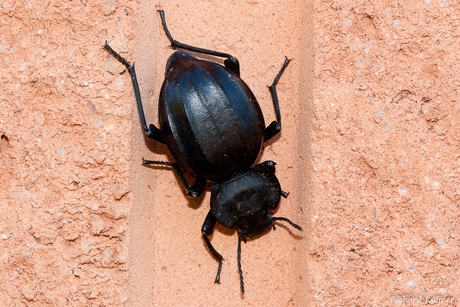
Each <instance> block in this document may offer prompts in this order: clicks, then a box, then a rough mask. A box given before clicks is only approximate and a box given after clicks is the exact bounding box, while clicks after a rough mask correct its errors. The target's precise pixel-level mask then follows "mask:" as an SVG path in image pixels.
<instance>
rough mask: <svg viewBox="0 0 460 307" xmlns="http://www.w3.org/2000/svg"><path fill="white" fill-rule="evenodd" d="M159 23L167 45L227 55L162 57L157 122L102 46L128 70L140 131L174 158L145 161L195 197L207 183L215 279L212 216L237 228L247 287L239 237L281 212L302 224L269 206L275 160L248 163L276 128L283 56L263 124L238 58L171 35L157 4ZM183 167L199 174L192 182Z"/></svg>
mask: <svg viewBox="0 0 460 307" xmlns="http://www.w3.org/2000/svg"><path fill="white" fill-rule="evenodd" d="M159 13H160V17H161V21H162V24H163V28H164V31H165V32H166V35H167V36H168V38H169V40H170V42H171V46H172V47H176V48H181V49H185V50H189V51H192V52H195V53H199V54H200V53H201V54H207V55H211V56H216V57H221V58H225V61H224V66H222V65H219V64H217V63H214V62H210V61H205V60H200V59H197V58H196V57H194V56H192V55H190V54H188V53H185V52H180V51H177V52H175V53H174V54H172V55H171V56H170V58H169V59H168V63H167V65H166V73H165V81H164V83H163V86H162V88H161V92H160V100H159V107H158V109H159V121H160V129H158V128H157V127H155V126H154V125H150V126H147V123H146V121H145V116H144V110H143V107H142V102H141V95H140V92H139V85H138V82H137V78H136V73H135V70H134V65H130V64H129V63H128V62H127V61H126V60H125V59H124V58H123V57H121V56H120V55H119V54H118V53H116V52H115V51H114V50H113V49H112V48H111V47H110V46H109V45H108V44H107V42H106V43H105V45H104V48H105V49H106V50H107V51H108V52H109V53H111V54H112V55H113V56H114V57H115V58H116V59H117V60H119V61H120V62H121V63H123V65H125V66H126V67H127V69H128V71H129V74H130V75H131V79H132V82H133V87H134V93H135V96H136V101H137V106H138V109H139V116H140V120H141V122H142V125H143V128H144V132H145V135H146V136H147V137H149V138H151V139H154V140H155V141H157V142H160V143H164V144H166V145H167V146H168V148H169V150H170V152H171V153H172V155H173V157H174V159H175V160H176V162H177V163H169V162H164V161H148V160H144V159H143V164H144V165H146V164H159V165H167V166H172V167H173V169H174V171H175V172H176V174H177V176H178V177H179V179H180V181H181V182H182V184H183V185H184V187H185V189H186V190H187V192H188V193H187V194H188V195H189V196H192V197H198V196H200V195H201V193H202V192H203V191H204V189H205V188H206V183H207V182H208V181H211V182H214V185H213V186H212V187H211V210H210V211H209V213H208V215H207V216H206V219H205V221H204V224H203V226H202V228H201V232H202V234H203V239H204V241H205V242H206V245H207V246H208V248H209V250H210V251H211V253H212V255H213V256H214V257H215V258H216V260H218V261H219V267H218V270H217V276H216V279H215V282H217V283H220V272H221V268H222V260H223V258H222V256H221V255H220V254H219V253H218V252H217V251H216V250H215V249H214V247H213V246H212V244H211V242H210V241H209V238H208V236H210V235H211V234H212V232H213V230H214V226H215V224H216V221H217V222H219V223H220V224H222V225H223V226H225V227H229V228H234V227H236V228H237V230H238V252H237V255H238V270H239V274H240V288H241V291H242V292H243V293H244V283H243V273H242V270H241V240H244V241H246V239H251V238H254V237H257V236H260V235H262V234H264V233H266V232H268V231H269V230H270V229H271V228H272V227H273V228H275V224H274V221H276V220H282V221H286V222H288V223H289V224H290V225H292V226H293V227H295V228H297V229H299V230H302V228H301V227H300V226H298V225H296V224H294V223H292V222H291V221H290V220H288V219H287V218H284V217H273V216H271V215H270V213H269V210H274V209H276V208H277V207H278V204H279V202H280V198H281V195H282V196H284V197H287V195H288V193H286V192H284V191H282V190H281V187H280V183H279V181H278V179H277V178H276V176H275V162H273V161H266V162H263V163H260V164H258V165H256V166H254V167H253V168H251V166H252V165H253V163H254V162H255V161H256V159H257V157H258V155H259V153H260V151H261V149H262V145H263V143H264V142H266V141H268V140H270V139H271V138H272V137H274V136H275V135H276V134H278V133H279V132H280V131H281V114H280V109H279V103H278V96H277V94H276V84H277V83H278V80H279V78H280V77H281V75H282V73H283V71H284V69H285V68H286V66H287V65H288V64H289V61H290V60H289V59H288V58H286V60H285V61H284V64H283V66H282V68H281V70H280V71H279V73H278V75H277V76H276V78H275V80H274V81H273V83H272V85H271V86H269V91H270V94H271V96H272V100H273V104H274V107H275V111H276V118H277V120H276V121H273V122H272V123H271V124H270V125H269V126H268V127H266V126H265V121H264V117H263V115H262V111H261V109H260V106H259V104H258V102H257V100H256V98H255V96H254V94H253V93H252V91H251V90H250V88H249V87H248V86H247V85H246V83H245V82H244V81H243V80H241V78H240V67H239V62H238V60H237V59H236V58H235V57H233V56H231V55H229V54H226V53H221V52H217V51H212V50H207V49H202V48H197V47H193V46H189V45H185V44H182V43H180V42H178V41H176V40H174V39H173V38H172V36H171V34H170V33H169V30H168V28H167V26H166V21H165V17H164V12H163V11H159ZM183 171H185V172H186V173H188V174H190V175H192V176H194V177H195V178H196V180H195V183H194V184H193V185H192V186H189V184H188V183H187V181H186V179H185V177H184V174H183Z"/></svg>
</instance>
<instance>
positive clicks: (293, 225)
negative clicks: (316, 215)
mask: <svg viewBox="0 0 460 307" xmlns="http://www.w3.org/2000/svg"><path fill="white" fill-rule="evenodd" d="M272 220H274V221H285V222H288V223H289V225H291V226H292V227H294V228H295V229H298V230H300V231H303V229H302V227H300V226H299V225H297V224H294V223H293V222H291V221H290V220H289V219H288V218H285V217H279V216H278V217H275V216H273V217H272Z"/></svg>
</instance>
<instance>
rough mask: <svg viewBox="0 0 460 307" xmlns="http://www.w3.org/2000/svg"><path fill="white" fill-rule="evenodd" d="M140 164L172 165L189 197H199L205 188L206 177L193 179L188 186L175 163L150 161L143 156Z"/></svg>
mask: <svg viewBox="0 0 460 307" xmlns="http://www.w3.org/2000/svg"><path fill="white" fill-rule="evenodd" d="M142 164H143V165H146V164H158V165H166V166H172V167H173V168H174V171H175V173H176V175H177V177H179V180H180V182H181V183H182V185H183V186H184V187H185V189H186V190H187V195H188V196H190V197H193V198H195V197H199V196H200V195H201V194H202V193H203V191H204V189H205V188H206V183H207V181H206V179H203V178H197V179H196V180H195V183H194V184H193V185H192V186H189V185H188V182H187V180H186V179H185V177H184V174H183V173H182V170H181V169H180V167H179V165H178V164H177V163H170V162H165V161H150V160H145V159H144V158H142Z"/></svg>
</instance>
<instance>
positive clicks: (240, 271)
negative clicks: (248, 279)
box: [237, 234, 246, 294]
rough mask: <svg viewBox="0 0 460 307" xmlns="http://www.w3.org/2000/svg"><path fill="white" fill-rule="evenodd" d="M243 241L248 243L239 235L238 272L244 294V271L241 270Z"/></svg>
mask: <svg viewBox="0 0 460 307" xmlns="http://www.w3.org/2000/svg"><path fill="white" fill-rule="evenodd" d="M241 240H244V242H246V239H245V238H244V237H243V236H241V235H240V234H238V253H237V258H238V272H239V273H240V289H241V293H243V294H244V281H243V270H242V269H241Z"/></svg>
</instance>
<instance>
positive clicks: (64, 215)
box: [0, 0, 460, 306]
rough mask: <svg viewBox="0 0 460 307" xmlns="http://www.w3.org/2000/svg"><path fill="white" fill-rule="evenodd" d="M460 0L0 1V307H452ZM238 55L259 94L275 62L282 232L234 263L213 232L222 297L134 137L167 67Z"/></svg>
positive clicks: (223, 234) (180, 196) (196, 204)
mask: <svg viewBox="0 0 460 307" xmlns="http://www.w3.org/2000/svg"><path fill="white" fill-rule="evenodd" d="M458 5H459V4H458V3H457V2H454V1H450V2H449V1H442V0H441V1H428V0H425V1H404V2H400V3H397V2H390V1H387V2H369V1H353V2H352V1H337V2H334V1H317V2H313V1H274V0H272V1H259V2H257V1H211V0H210V1H199V2H197V3H192V2H191V1H184V0H173V1H168V2H165V1H161V2H159V1H141V2H136V1H111V0H107V1H96V2H89V1H41V0H37V1H34V2H30V1H29V2H26V1H15V2H14V1H10V0H6V1H3V2H2V3H1V4H0V87H1V88H0V93H1V94H0V135H1V139H0V140H1V142H0V146H1V147H0V248H1V250H2V253H1V254H0V272H1V274H0V306H400V305H401V304H400V303H397V302H394V301H392V298H395V297H396V298H398V297H399V298H403V297H406V298H414V299H420V301H415V302H414V303H410V304H412V305H417V306H425V305H428V303H427V302H426V301H425V299H426V298H431V299H433V298H434V296H436V295H438V296H442V297H444V298H448V300H449V301H453V302H445V303H444V304H443V305H444V306H456V305H458V298H459V294H460V291H459V284H460V282H459V272H458V268H459V254H460V250H459V247H458V232H457V230H458V224H459V220H460V219H459V218H460V216H459V208H458V203H457V202H458V201H459V198H460V193H459V183H460V181H459V179H458V178H459V176H460V160H459V159H460V158H459V157H460V156H459V154H458V153H459V152H460V143H459V142H460V134H459V131H460V120H459V118H460V107H459V106H458V105H457V97H458V87H459V85H460V82H459V77H458V76H459V72H460V71H459V67H458V64H457V57H458V56H457V53H458V52H459V50H460V48H459V42H458V32H459V30H460V29H459V23H460V21H459V13H458ZM160 8H161V9H164V10H165V11H166V17H167V21H168V24H169V27H170V30H171V32H172V34H173V36H174V37H175V38H176V39H177V40H179V41H182V42H184V43H189V44H194V45H197V46H200V47H206V48H210V49H216V50H220V51H223V52H228V53H231V54H233V55H235V56H236V57H238V58H239V60H240V64H241V69H242V71H241V75H242V77H243V78H244V80H245V81H246V82H247V83H248V84H249V85H250V86H251V88H252V89H253V91H254V93H255V94H256V97H258V99H259V103H260V104H261V106H262V109H263V112H264V114H265V118H266V121H267V122H269V121H271V120H272V119H273V118H274V111H273V107H272V104H271V100H270V95H269V93H268V90H267V88H266V86H265V85H266V84H269V83H270V82H271V81H272V79H273V77H274V76H275V75H276V73H277V71H278V69H279V67H280V65H281V64H282V62H283V60H284V56H288V57H290V58H292V59H293V62H292V63H291V64H290V65H289V67H288V69H287V70H286V72H285V74H284V75H283V78H282V79H281V81H280V83H279V86H278V91H279V97H280V103H281V111H282V116H283V131H282V133H281V135H280V136H279V137H278V138H276V140H275V141H273V142H270V143H269V144H267V146H266V148H265V150H264V152H263V153H262V156H261V160H268V159H272V160H274V161H276V162H277V163H278V164H277V175H278V178H279V179H280V182H281V184H282V186H283V189H284V190H286V191H290V192H291V195H290V196H289V198H288V199H283V200H282V202H281V204H280V209H279V210H278V211H277V213H276V215H279V216H287V217H289V218H291V219H292V220H293V221H296V222H298V223H299V224H301V225H302V226H304V228H305V230H306V231H305V232H304V233H302V234H298V233H297V232H296V231H294V230H292V229H290V228H289V227H283V226H281V225H280V226H279V227H277V229H276V231H271V232H270V233H268V234H267V235H265V236H263V237H261V238H259V239H257V240H252V241H249V242H247V243H246V244H243V246H242V266H243V271H244V276H245V284H246V294H245V295H244V296H241V295H240V293H239V280H238V271H237V264H236V247H237V236H236V233H235V231H233V230H227V229H225V228H223V227H217V229H216V231H215V233H214V236H213V238H212V242H213V244H214V246H215V247H216V248H217V249H218V250H219V251H220V252H221V253H222V255H223V256H224V258H225V261H224V266H223V271H222V280H221V281H222V284H221V285H216V284H214V283H213V280H214V276H215V273H216V269H217V263H216V261H214V260H213V259H212V257H211V255H210V254H209V252H208V251H207V250H206V247H205V244H204V242H203V241H202V239H201V234H200V228H201V224H202V222H203V220H204V217H205V215H206V213H207V211H208V210H209V194H210V193H209V191H208V192H207V193H205V195H204V196H203V197H201V198H200V199H198V200H192V199H189V198H187V197H186V195H185V193H184V189H183V188H182V187H181V185H180V184H179V182H178V180H177V178H176V177H175V175H174V174H173V173H172V172H171V171H170V170H169V169H167V168H147V167H142V166H141V165H140V164H141V163H140V161H141V158H142V157H145V158H151V159H158V160H169V161H171V160H172V157H171V156H170V155H169V154H168V152H167V150H166V148H165V146H163V145H159V144H155V143H154V142H151V141H149V140H145V138H144V137H143V135H142V131H141V129H140V125H139V121H138V115H137V110H136V108H135V103H134V102H135V101H134V95H133V92H132V87H131V81H130V79H129V76H128V74H127V73H126V72H124V68H123V66H122V65H120V64H119V63H118V62H116V61H115V60H114V59H113V58H111V57H110V56H109V55H108V54H107V53H105V52H104V50H103V49H102V48H101V45H102V43H103V42H104V41H105V40H106V39H107V40H109V42H110V44H111V45H112V46H113V48H114V49H115V50H117V51H119V52H120V53H121V54H123V56H125V57H126V58H127V59H129V60H132V61H135V62H136V69H137V72H138V78H139V81H140V86H141V92H142V96H143V98H144V106H145V109H146V112H147V117H148V119H149V121H150V122H153V123H156V122H157V117H156V112H157V111H156V110H157V108H156V105H157V99H158V98H157V97H158V93H159V88H160V85H161V82H162V78H163V74H164V67H165V63H166V60H167V58H168V56H169V55H170V54H171V52H172V50H171V48H169V47H168V45H169V44H168V41H167V39H166V37H165V35H164V33H163V31H162V29H161V26H160V23H159V18H158V15H157V13H156V10H157V9H160Z"/></svg>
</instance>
